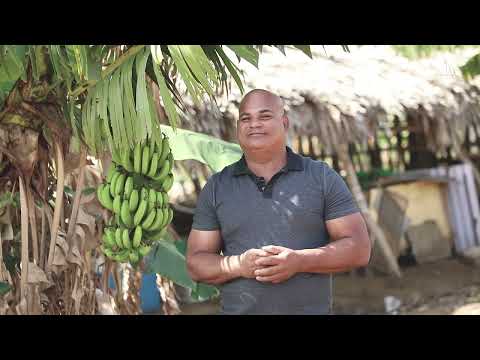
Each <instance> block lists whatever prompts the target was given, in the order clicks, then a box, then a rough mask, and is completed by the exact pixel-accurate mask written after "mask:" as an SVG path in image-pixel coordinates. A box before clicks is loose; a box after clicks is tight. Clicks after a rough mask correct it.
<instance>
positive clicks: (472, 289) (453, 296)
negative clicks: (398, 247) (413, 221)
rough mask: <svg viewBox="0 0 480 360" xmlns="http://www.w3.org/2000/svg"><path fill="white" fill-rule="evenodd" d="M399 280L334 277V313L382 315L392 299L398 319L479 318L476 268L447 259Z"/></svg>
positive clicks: (210, 305)
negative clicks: (433, 317) (420, 316)
mask: <svg viewBox="0 0 480 360" xmlns="http://www.w3.org/2000/svg"><path fill="white" fill-rule="evenodd" d="M402 271H403V277H402V278H401V279H396V278H394V277H391V276H386V275H381V274H369V275H365V276H360V275H358V274H355V275H353V274H341V275H336V276H335V277H334V313H335V314H338V315H344V314H348V315H375V314H378V315H381V314H386V311H385V302H384V298H385V297H386V296H394V297H395V298H397V299H398V300H400V302H401V305H400V307H398V308H397V309H396V313H397V314H399V315H449V314H453V313H455V314H471V315H474V314H476V315H480V267H479V266H478V265H477V266H475V265H472V264H468V263H465V262H462V261H460V260H459V259H455V258H451V259H447V260H441V261H436V262H434V263H429V264H422V265H412V266H408V267H403V268H402ZM218 310H219V301H218V300H216V301H211V302H205V303H197V304H185V305H182V314H183V315H202V314H215V313H217V312H218Z"/></svg>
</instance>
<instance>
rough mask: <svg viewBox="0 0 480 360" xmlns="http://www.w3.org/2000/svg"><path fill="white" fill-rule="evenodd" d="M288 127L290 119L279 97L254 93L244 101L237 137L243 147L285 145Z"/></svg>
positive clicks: (248, 148)
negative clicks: (284, 111)
mask: <svg viewBox="0 0 480 360" xmlns="http://www.w3.org/2000/svg"><path fill="white" fill-rule="evenodd" d="M287 128H288V119H287V117H286V116H284V113H283V107H282V104H281V101H280V100H279V99H278V98H276V97H274V96H273V95H271V94H268V93H254V94H249V95H247V97H246V98H245V99H244V100H243V101H242V103H241V105H240V109H239V119H238V123H237V137H238V142H239V143H240V146H241V147H242V149H247V150H261V149H265V148H271V147H277V146H278V147H282V146H285V144H286V134H287Z"/></svg>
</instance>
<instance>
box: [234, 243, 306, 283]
mask: <svg viewBox="0 0 480 360" xmlns="http://www.w3.org/2000/svg"><path fill="white" fill-rule="evenodd" d="M240 264H241V268H242V276H244V277H247V278H255V279H256V280H258V281H261V282H270V283H273V284H277V283H280V282H283V281H285V280H288V279H290V278H291V277H292V276H293V275H295V274H296V273H298V272H299V268H300V256H299V254H298V253H297V252H296V251H295V250H292V249H289V248H286V247H283V246H276V245H268V246H263V247H262V248H261V249H250V250H247V251H246V252H244V253H243V254H242V255H240Z"/></svg>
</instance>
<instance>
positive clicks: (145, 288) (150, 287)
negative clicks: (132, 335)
mask: <svg viewBox="0 0 480 360" xmlns="http://www.w3.org/2000/svg"><path fill="white" fill-rule="evenodd" d="M108 287H109V288H110V289H115V281H114V280H113V276H112V275H111V274H110V276H109V277H108ZM161 305H162V299H161V297H160V292H159V291H158V287H157V276H156V274H143V275H142V284H141V286H140V307H141V308H142V311H143V313H144V314H148V313H154V312H158V311H160V309H161Z"/></svg>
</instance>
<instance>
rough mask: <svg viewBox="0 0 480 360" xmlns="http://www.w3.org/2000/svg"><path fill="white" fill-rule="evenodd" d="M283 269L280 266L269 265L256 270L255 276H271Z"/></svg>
mask: <svg viewBox="0 0 480 360" xmlns="http://www.w3.org/2000/svg"><path fill="white" fill-rule="evenodd" d="M281 270H282V269H281V268H280V266H269V267H266V268H263V269H257V270H255V272H254V274H255V276H271V275H275V274H277V273H279V272H280V271H281Z"/></svg>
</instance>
